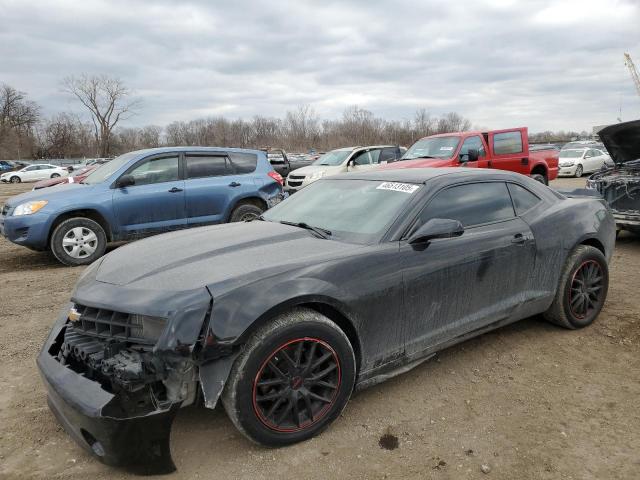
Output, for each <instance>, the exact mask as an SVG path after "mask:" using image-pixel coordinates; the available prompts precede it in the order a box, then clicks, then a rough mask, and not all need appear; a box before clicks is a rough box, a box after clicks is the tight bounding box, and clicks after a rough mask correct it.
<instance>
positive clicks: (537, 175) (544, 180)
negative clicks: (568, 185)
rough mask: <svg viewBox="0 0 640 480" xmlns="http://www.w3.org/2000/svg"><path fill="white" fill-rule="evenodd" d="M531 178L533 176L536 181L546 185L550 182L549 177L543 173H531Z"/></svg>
mask: <svg viewBox="0 0 640 480" xmlns="http://www.w3.org/2000/svg"><path fill="white" fill-rule="evenodd" d="M531 178H533V179H534V180H535V181H536V182H540V183H542V184H544V185H548V184H549V182H547V177H545V176H544V175H542V174H541V173H533V174H531Z"/></svg>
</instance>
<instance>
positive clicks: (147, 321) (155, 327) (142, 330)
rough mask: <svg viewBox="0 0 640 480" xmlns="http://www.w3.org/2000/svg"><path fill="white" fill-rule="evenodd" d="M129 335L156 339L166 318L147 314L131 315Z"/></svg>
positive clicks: (165, 322)
mask: <svg viewBox="0 0 640 480" xmlns="http://www.w3.org/2000/svg"><path fill="white" fill-rule="evenodd" d="M130 318H131V336H132V337H138V338H146V339H147V340H154V341H155V340H158V339H159V338H160V335H162V332H163V331H164V327H165V326H166V325H167V319H166V318H162V317H150V316H148V315H131V317H130Z"/></svg>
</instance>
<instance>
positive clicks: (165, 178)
mask: <svg viewBox="0 0 640 480" xmlns="http://www.w3.org/2000/svg"><path fill="white" fill-rule="evenodd" d="M129 175H132V176H133V178H134V179H135V181H136V183H135V184H136V185H149V184H151V183H162V182H172V181H175V180H178V178H179V176H178V157H177V156H175V157H164V158H152V159H149V160H145V161H144V162H142V163H140V164H139V165H137V166H136V167H135V168H134V169H133V170H131V171H130V172H129Z"/></svg>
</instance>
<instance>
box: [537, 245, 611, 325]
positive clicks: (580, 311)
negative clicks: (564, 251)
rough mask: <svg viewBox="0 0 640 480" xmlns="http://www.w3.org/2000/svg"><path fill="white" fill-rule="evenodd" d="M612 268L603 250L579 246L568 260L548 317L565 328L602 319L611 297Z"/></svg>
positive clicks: (548, 311) (546, 313)
mask: <svg viewBox="0 0 640 480" xmlns="http://www.w3.org/2000/svg"><path fill="white" fill-rule="evenodd" d="M608 288H609V269H608V267H607V260H606V258H605V257H604V255H603V254H602V252H601V251H600V250H598V249H597V248H595V247H592V246H589V245H579V246H577V247H576V248H575V249H574V250H573V252H571V254H570V255H569V258H567V261H566V262H565V265H564V268H563V270H562V274H561V275H560V282H559V283H558V290H557V291H556V296H555V298H554V300H553V303H552V304H551V307H549V309H548V310H547V311H546V312H545V313H544V317H545V318H546V319H547V320H549V321H550V322H553V323H555V324H557V325H560V326H562V327H565V328H571V329H576V328H582V327H586V326H587V325H590V324H591V323H592V322H593V321H594V320H595V319H596V317H597V316H598V314H599V313H600V311H601V310H602V306H603V305H604V301H605V300H606V298H607V290H608Z"/></svg>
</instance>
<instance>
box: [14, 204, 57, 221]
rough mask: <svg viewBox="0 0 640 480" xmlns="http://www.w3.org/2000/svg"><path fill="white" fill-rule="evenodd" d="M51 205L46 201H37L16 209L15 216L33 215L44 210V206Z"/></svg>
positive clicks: (21, 205)
mask: <svg viewBox="0 0 640 480" xmlns="http://www.w3.org/2000/svg"><path fill="white" fill-rule="evenodd" d="M47 203H49V202H47V201H46V200H36V201H33V202H27V203H22V204H20V205H18V206H17V207H16V209H15V210H14V211H13V216H14V217H17V216H18V215H31V214H32V213H36V212H37V211H38V210H41V209H42V208H44V206H45V205H46V204H47Z"/></svg>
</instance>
